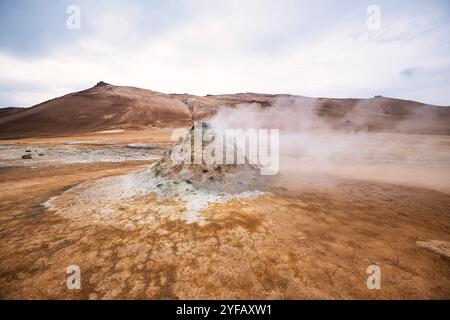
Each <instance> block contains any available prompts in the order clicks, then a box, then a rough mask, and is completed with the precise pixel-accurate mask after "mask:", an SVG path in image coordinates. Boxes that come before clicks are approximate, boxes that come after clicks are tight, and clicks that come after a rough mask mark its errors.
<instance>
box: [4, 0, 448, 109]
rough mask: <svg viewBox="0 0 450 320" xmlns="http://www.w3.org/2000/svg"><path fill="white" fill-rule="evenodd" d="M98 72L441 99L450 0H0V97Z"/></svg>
mask: <svg viewBox="0 0 450 320" xmlns="http://www.w3.org/2000/svg"><path fill="white" fill-rule="evenodd" d="M71 6H76V7H75V8H76V10H75V11H72V9H73V7H71ZM374 6H375V9H374ZM77 10H79V11H77ZM374 10H375V11H374ZM78 12H79V14H78ZM78 22H79V23H78ZM78 27H79V28H78ZM99 81H105V82H108V83H111V84H115V85H129V86H136V87H142V88H146V89H151V90H155V91H161V92H165V93H185V92H186V93H191V94H197V95H206V94H220V93H236V92H260V93H289V94H297V95H303V96H311V97H336V98H346V97H355V98H369V97H372V96H374V95H383V96H388V97H395V98H401V99H410V100H417V101H420V102H425V103H430V104H436V105H444V106H450V1H448V0H442V1H441V0H431V1H422V0H403V1H400V0H390V1H384V0H383V1H378V0H370V1H364V0H315V1H313V0H310V1H307V0H277V1H275V0H272V1H269V0H240V1H237V0H210V1H206V0H184V1H182V0H178V1H177V0H164V1H163V0H161V1H152V0H127V1H119V0H117V1H116V0H80V1H77V0H70V1H68V0H40V1H35V0H15V1H12V0H0V107H27V106H32V105H34V104H37V103H40V102H43V101H45V100H48V99H52V98H55V97H58V96H61V95H64V94H67V93H70V92H73V91H79V90H83V89H86V88H89V87H92V86H94V85H95V84H96V83H97V82H99Z"/></svg>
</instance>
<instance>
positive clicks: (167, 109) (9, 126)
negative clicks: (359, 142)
mask: <svg viewBox="0 0 450 320" xmlns="http://www.w3.org/2000/svg"><path fill="white" fill-rule="evenodd" d="M248 104H251V105H256V106H258V107H260V108H261V110H264V108H267V107H278V106H280V105H283V106H288V107H292V108H297V109H296V110H298V112H299V115H301V114H302V112H303V110H306V109H305V108H304V107H305V106H311V105H313V112H314V113H315V114H316V115H317V116H318V117H320V118H322V119H323V120H324V121H325V122H326V123H328V124H330V125H332V126H333V127H335V128H339V129H344V130H356V131H376V132H383V131H389V132H399V133H417V134H445V135H448V134H450V108H449V107H442V106H434V105H428V104H424V103H420V102H416V101H412V100H403V99H395V98H387V97H382V96H375V97H373V98H369V99H362V98H343V99H340V98H323V97H321V98H310V97H305V96H298V95H290V94H262V93H234V94H220V95H206V96H196V95H191V94H187V93H184V94H176V93H171V94H165V93H161V92H157V91H152V90H148V89H142V88H137V87H131V86H115V85H112V84H109V83H106V82H103V81H100V82H98V83H97V84H96V85H95V86H93V87H91V88H88V89H85V90H82V91H78V92H73V93H68V94H66V95H63V96H61V97H57V98H54V99H51V100H48V101H44V102H42V103H39V104H36V105H34V106H32V107H29V108H3V109H0V137H3V138H5V137H9V136H40V135H66V134H79V133H89V132H96V131H102V130H108V129H143V128H148V127H185V126H189V125H190V123H191V122H192V121H193V120H203V119H208V118H210V117H212V116H213V115H214V114H216V112H217V111H218V110H219V108H221V107H229V108H239V107H240V106H242V105H248ZM280 112H282V109H280ZM399 124H401V125H399Z"/></svg>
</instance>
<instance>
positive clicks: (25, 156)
mask: <svg viewBox="0 0 450 320" xmlns="http://www.w3.org/2000/svg"><path fill="white" fill-rule="evenodd" d="M22 159H33V157H32V156H31V154H24V155H23V156H22Z"/></svg>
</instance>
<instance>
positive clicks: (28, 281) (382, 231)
mask: <svg viewBox="0 0 450 320" xmlns="http://www.w3.org/2000/svg"><path fill="white" fill-rule="evenodd" d="M146 134H147V136H150V137H152V138H153V139H150V140H152V141H151V143H158V142H162V143H166V144H168V142H167V141H168V134H161V135H159V136H157V137H156V134H154V133H152V132H150V133H146ZM113 135H114V136H115V137H112V138H106V137H107V136H108V137H111V136H113ZM125 135H127V136H126V138H124V136H125ZM104 137H105V139H111V140H110V141H111V143H112V145H113V146H117V145H123V144H129V143H148V141H149V140H148V139H145V135H144V134H143V133H139V134H136V135H135V136H134V137H135V139H133V134H130V133H114V134H111V135H104ZM155 137H156V138H155ZM59 139H61V138H55V139H51V138H48V139H46V140H42V139H37V141H36V140H34V141H32V145H36V144H39V143H41V144H40V145H41V146H43V147H52V146H55V143H56V145H58V144H61V143H62V142H61V141H60V140H59ZM65 139H66V140H67V138H65ZM89 139H93V138H91V137H87V138H86V137H70V138H69V139H68V140H69V141H72V140H74V141H85V140H89ZM66 140H64V141H66ZM118 141H120V142H118ZM64 143H66V142H64ZM8 144H12V145H14V146H17V145H18V144H20V146H24V147H26V146H28V145H29V144H30V141H26V140H22V141H8ZM94 147H95V146H93V145H91V146H90V148H94ZM99 148H104V145H101V146H99ZM140 151H141V150H140ZM140 151H139V152H140ZM144 152H145V150H144ZM440 152H442V150H440ZM18 161H22V160H18ZM23 161H25V160H23ZM29 161H30V162H29V163H30V164H25V165H20V166H19V165H18V166H7V167H6V166H5V167H2V168H0V173H1V176H0V190H1V193H0V223H1V224H0V298H2V299H12V298H23V299H38V298H39V299H40V298H44V299H45V298H56V299H72V298H75V299H134V298H137V299H177V298H180V299H200V298H232V299H234V298H249V299H251V298H255V299H264V298H275V299H286V298H288V299H311V298H325V299H333V298H345V299H351V298H377V299H378V298H389V299H402V298H420V299H429V298H432V299H435V298H436V299H448V298H449V297H450V268H449V259H448V258H446V257H445V255H443V254H439V253H437V252H436V251H432V250H428V249H427V248H425V247H424V246H423V245H422V246H420V245H418V244H417V242H418V241H419V244H420V243H423V242H425V243H428V242H429V241H430V240H435V241H444V242H450V195H449V194H448V193H446V192H444V191H443V190H442V188H437V190H439V191H436V190H433V189H432V188H424V187H417V186H411V185H408V186H406V185H401V184H393V183H392V182H391V183H387V182H383V181H381V180H380V179H369V178H368V177H367V176H366V177H363V178H361V177H359V178H356V177H351V179H350V178H345V177H343V176H342V175H340V176H339V177H331V176H328V175H327V174H328V173H326V172H325V173H323V174H322V176H321V177H320V179H317V177H318V175H320V174H319V173H315V174H314V175H312V176H311V175H308V174H305V173H304V172H298V173H296V174H294V173H289V174H286V173H283V174H282V175H280V176H279V177H277V178H276V180H275V181H273V183H272V184H271V185H270V188H269V189H270V190H267V191H268V192H267V193H265V194H261V195H258V196H254V197H252V196H250V197H243V198H238V199H229V200H228V201H223V202H220V201H218V202H214V203H210V204H209V206H208V207H207V208H203V207H202V208H201V209H200V210H199V212H200V214H201V216H202V219H203V220H202V221H204V222H203V223H197V222H195V221H194V222H192V221H189V220H188V219H186V210H185V205H186V198H183V197H179V196H177V197H175V196H174V197H173V199H169V198H161V197H159V196H158V194H157V192H154V191H152V190H151V189H146V186H141V185H136V187H134V186H135V185H134V184H129V183H123V181H127V180H126V179H128V178H126V179H125V180H124V178H123V177H124V176H125V177H130V176H131V175H136V174H140V172H143V171H145V170H146V169H147V168H148V166H149V165H150V163H151V162H152V160H151V159H146V160H142V159H137V160H133V159H129V160H128V161H122V162H115V163H111V162H103V163H98V162H95V161H91V162H89V163H62V162H58V163H53V164H45V162H43V163H41V164H40V165H34V164H33V162H32V161H33V160H29ZM444 167H445V166H444ZM444 170H445V169H444ZM443 172H444V173H446V171H443ZM117 181H122V183H123V188H120V190H121V191H120V190H119V189H114V190H115V191H118V190H119V191H120V193H117V194H116V193H111V194H113V195H116V196H114V197H113V198H116V199H117V198H120V197H122V198H123V200H121V201H120V203H115V204H114V205H111V206H110V207H109V208H108V206H104V205H103V203H104V202H102V201H107V200H108V199H107V196H102V197H98V196H97V197H96V195H99V194H102V193H101V192H102V190H109V189H104V188H106V187H105V186H107V187H108V188H113V187H114V186H117V185H118V182H117ZM331 181H332V182H331ZM102 188H103V189H102ZM111 190H112V189H111ZM132 190H135V191H142V192H136V193H135V194H134V193H132V192H131V191H132ZM95 192H99V193H95ZM130 192H131V193H130ZM53 197H56V198H53ZM89 197H91V198H92V199H94V200H96V199H97V200H98V202H99V205H93V202H89V201H87V199H89ZM51 198H53V199H55V200H53V201H54V206H53V207H47V208H46V207H44V206H43V205H42V204H44V203H46V202H47V203H48V200H49V199H51ZM105 203H106V202H105ZM102 210H103V211H102ZM432 243H433V242H432ZM373 264H376V265H379V266H380V268H381V271H382V286H381V290H368V289H367V286H366V280H367V277H368V276H369V275H368V274H367V273H366V269H367V267H368V266H369V265H373ZM70 265H78V266H80V269H81V273H82V285H81V289H80V290H68V289H67V287H66V277H67V274H66V268H67V267H68V266H70Z"/></svg>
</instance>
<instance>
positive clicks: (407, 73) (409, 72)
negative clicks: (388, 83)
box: [400, 67, 422, 78]
mask: <svg viewBox="0 0 450 320" xmlns="http://www.w3.org/2000/svg"><path fill="white" fill-rule="evenodd" d="M420 70H422V68H418V67H413V68H406V69H403V70H402V71H401V72H400V75H401V76H403V77H405V78H412V77H413V76H414V75H415V74H416V73H417V72H418V71H420Z"/></svg>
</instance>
